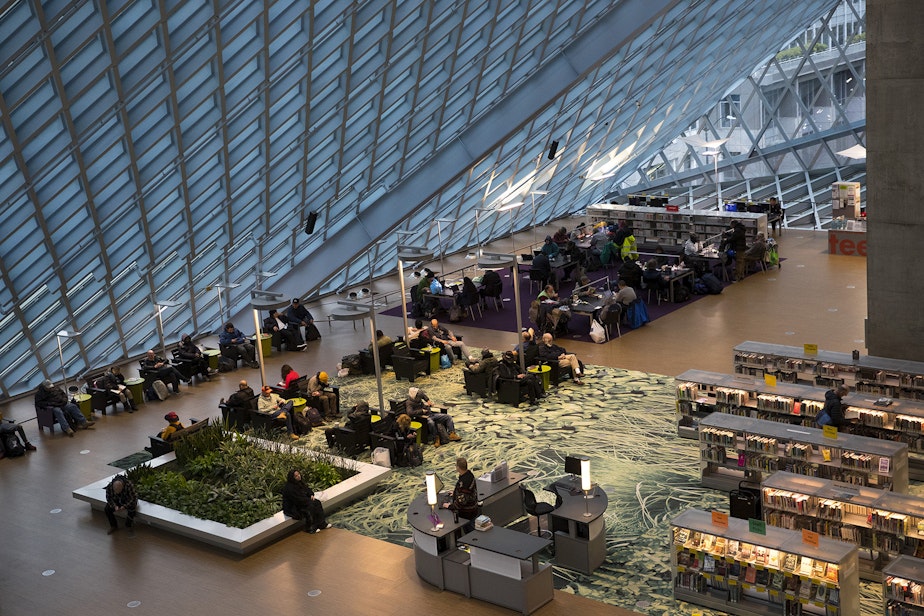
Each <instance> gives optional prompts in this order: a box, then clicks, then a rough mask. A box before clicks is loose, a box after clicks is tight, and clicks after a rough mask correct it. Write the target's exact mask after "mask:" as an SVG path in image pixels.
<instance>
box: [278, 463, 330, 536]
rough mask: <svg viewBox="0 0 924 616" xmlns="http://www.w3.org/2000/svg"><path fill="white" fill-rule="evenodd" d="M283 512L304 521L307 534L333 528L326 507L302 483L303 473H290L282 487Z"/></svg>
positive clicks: (312, 491) (294, 471)
mask: <svg viewBox="0 0 924 616" xmlns="http://www.w3.org/2000/svg"><path fill="white" fill-rule="evenodd" d="M282 512H283V513H284V514H286V515H287V516H289V517H290V518H293V519H295V520H304V522H305V529H304V530H305V532H306V533H319V532H321V531H322V530H324V529H328V528H330V527H331V524H330V523H328V521H327V516H325V515H324V506H323V505H322V504H321V501H319V500H318V499H317V498H315V496H314V490H312V489H311V488H310V487H308V486H307V485H305V484H304V483H303V482H302V474H301V472H299V471H297V470H295V469H293V470H291V471H289V475H288V477H287V478H286V484H285V485H284V486H283V487H282Z"/></svg>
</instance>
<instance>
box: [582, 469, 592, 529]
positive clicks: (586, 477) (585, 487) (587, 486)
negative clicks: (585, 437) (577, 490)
mask: <svg viewBox="0 0 924 616" xmlns="http://www.w3.org/2000/svg"><path fill="white" fill-rule="evenodd" d="M591 487H592V485H591V483H590V458H588V457H587V456H584V457H583V458H581V490H582V491H583V492H584V517H588V518H589V517H590V505H589V504H588V503H587V499H588V498H590V490H591Z"/></svg>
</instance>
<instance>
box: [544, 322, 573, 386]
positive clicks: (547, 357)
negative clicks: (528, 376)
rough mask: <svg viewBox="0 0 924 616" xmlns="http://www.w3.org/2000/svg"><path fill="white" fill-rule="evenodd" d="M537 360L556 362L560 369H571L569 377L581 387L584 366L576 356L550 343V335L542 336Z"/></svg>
mask: <svg viewBox="0 0 924 616" xmlns="http://www.w3.org/2000/svg"><path fill="white" fill-rule="evenodd" d="M539 359H540V360H542V361H544V362H549V363H551V362H558V365H559V366H561V367H562V368H571V377H572V379H573V380H574V382H575V384H577V385H583V384H584V382H583V381H582V380H581V377H582V376H584V365H583V364H582V363H581V362H580V361H579V360H578V358H577V355H575V354H574V353H568V352H567V351H566V350H565V349H564V348H562V347H560V346H558V345H557V344H553V343H552V334H550V333H545V334H542V343H541V344H540V345H539Z"/></svg>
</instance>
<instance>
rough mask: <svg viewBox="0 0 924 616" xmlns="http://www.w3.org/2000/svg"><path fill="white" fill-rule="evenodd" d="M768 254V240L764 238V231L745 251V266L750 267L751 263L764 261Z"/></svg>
mask: <svg viewBox="0 0 924 616" xmlns="http://www.w3.org/2000/svg"><path fill="white" fill-rule="evenodd" d="M766 254H767V241H766V240H765V239H764V234H763V233H758V234H757V237H756V238H754V243H753V244H751V245H750V246H748V249H747V250H745V251H744V261H745V268H747V267H749V266H750V264H751V263H759V262H760V261H763V260H764V257H765V256H766Z"/></svg>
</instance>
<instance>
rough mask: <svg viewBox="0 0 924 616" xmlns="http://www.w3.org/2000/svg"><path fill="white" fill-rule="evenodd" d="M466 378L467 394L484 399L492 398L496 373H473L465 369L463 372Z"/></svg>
mask: <svg viewBox="0 0 924 616" xmlns="http://www.w3.org/2000/svg"><path fill="white" fill-rule="evenodd" d="M462 375H463V376H464V377H465V393H467V394H468V395H470V396H471V395H472V394H473V393H475V394H478V395H479V396H480V397H482V398H490V397H491V396H493V395H494V373H493V372H472V371H471V370H469V369H467V368H465V369H463V370H462Z"/></svg>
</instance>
